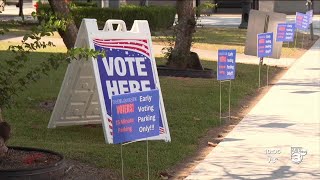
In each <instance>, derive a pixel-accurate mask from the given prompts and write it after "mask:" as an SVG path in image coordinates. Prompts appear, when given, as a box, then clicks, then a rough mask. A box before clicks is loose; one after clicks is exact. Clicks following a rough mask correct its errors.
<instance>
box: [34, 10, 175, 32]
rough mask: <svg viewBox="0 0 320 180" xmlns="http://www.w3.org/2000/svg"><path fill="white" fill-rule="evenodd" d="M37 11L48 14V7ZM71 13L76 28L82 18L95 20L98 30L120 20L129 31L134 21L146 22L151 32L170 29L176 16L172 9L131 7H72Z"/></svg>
mask: <svg viewBox="0 0 320 180" xmlns="http://www.w3.org/2000/svg"><path fill="white" fill-rule="evenodd" d="M38 10H44V11H45V12H48V11H49V10H50V7H49V5H47V4H42V5H41V6H39V9H38ZM71 12H72V15H73V17H74V21H75V23H76V25H77V27H78V28H79V26H80V24H81V21H82V19H83V18H92V19H97V23H98V26H99V28H100V29H102V28H103V26H104V24H105V22H106V21H107V20H108V19H122V20H124V21H125V22H126V25H127V28H128V29H131V27H132V24H133V22H134V20H148V22H149V26H150V29H151V31H156V30H160V29H168V28H169V27H171V26H172V25H173V22H174V18H175V14H176V10H175V8H174V7H167V6H149V7H141V6H132V5H130V6H123V7H121V8H119V9H111V8H98V7H83V6H81V7H80V6H77V7H72V8H71ZM40 19H41V18H40Z"/></svg>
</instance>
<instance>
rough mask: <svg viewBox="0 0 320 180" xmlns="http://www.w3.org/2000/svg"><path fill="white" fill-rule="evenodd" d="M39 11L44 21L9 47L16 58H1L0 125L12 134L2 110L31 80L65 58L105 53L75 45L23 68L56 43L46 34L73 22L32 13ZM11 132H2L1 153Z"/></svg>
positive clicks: (66, 60) (54, 66) (54, 16)
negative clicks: (47, 37)
mask: <svg viewBox="0 0 320 180" xmlns="http://www.w3.org/2000/svg"><path fill="white" fill-rule="evenodd" d="M39 14H41V16H42V17H44V18H43V20H42V21H41V23H40V24H39V25H38V26H36V27H34V28H32V30H31V32H30V33H27V34H26V35H25V36H24V37H23V40H22V41H21V44H19V45H11V46H9V48H8V50H10V51H11V52H12V53H13V54H14V58H13V59H5V60H2V61H1V62H0V123H2V124H1V126H4V127H0V128H6V127H9V131H6V132H8V133H9V134H10V126H9V124H8V123H6V122H3V117H2V115H3V114H2V113H1V110H3V109H4V108H9V107H10V106H11V105H12V104H13V103H14V97H15V96H17V95H18V93H19V92H21V91H23V90H24V89H26V88H27V86H28V85H29V84H31V83H32V82H36V81H37V80H39V79H40V78H41V77H42V76H43V75H48V72H49V71H51V70H56V69H57V68H59V66H60V64H62V63H64V62H70V61H72V60H77V59H83V58H84V59H88V58H89V57H94V58H96V57H97V56H99V55H101V56H105V53H104V52H100V51H95V50H93V49H87V48H72V49H69V50H68V51H67V53H55V54H51V55H50V56H49V57H48V58H47V59H46V60H43V61H42V62H40V63H39V64H37V65H36V66H34V67H32V68H29V69H26V68H24V67H25V66H26V64H27V63H28V62H30V61H32V59H31V58H30V53H32V52H35V51H37V50H39V49H45V48H47V47H55V45H54V44H53V42H51V41H49V42H47V41H43V38H44V37H46V36H51V35H53V33H54V32H55V31H58V30H62V31H64V30H65V29H66V27H67V24H68V22H70V21H69V19H68V17H67V18H62V17H61V16H59V15H56V14H53V13H52V12H49V13H47V12H43V11H40V12H37V13H35V12H33V13H32V15H33V16H34V17H35V16H37V15H39ZM5 31H7V29H2V30H1V31H0V33H2V34H3V33H5ZM7 129H8V128H7ZM1 131H2V129H1ZM9 134H1V135H0V155H1V154H2V155H3V154H5V153H6V152H7V150H8V149H7V147H6V146H5V142H6V141H7V140H8V138H9Z"/></svg>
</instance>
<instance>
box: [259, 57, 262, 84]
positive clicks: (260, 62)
mask: <svg viewBox="0 0 320 180" xmlns="http://www.w3.org/2000/svg"><path fill="white" fill-rule="evenodd" d="M262 63H263V57H261V58H260V61H259V88H260V87H261V64H262Z"/></svg>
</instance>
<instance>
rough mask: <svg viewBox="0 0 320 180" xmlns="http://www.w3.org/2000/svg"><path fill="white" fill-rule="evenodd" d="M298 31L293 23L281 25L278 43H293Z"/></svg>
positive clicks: (278, 28) (279, 25)
mask: <svg viewBox="0 0 320 180" xmlns="http://www.w3.org/2000/svg"><path fill="white" fill-rule="evenodd" d="M295 31H296V25H295V24H293V23H280V24H278V27H277V38H276V41H277V42H292V41H293V40H294V34H295Z"/></svg>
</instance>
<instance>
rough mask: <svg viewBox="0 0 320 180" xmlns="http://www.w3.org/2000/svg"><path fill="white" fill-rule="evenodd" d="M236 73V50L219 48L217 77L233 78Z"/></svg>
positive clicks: (220, 79) (222, 78)
mask: <svg viewBox="0 0 320 180" xmlns="http://www.w3.org/2000/svg"><path fill="white" fill-rule="evenodd" d="M235 74H236V50H218V66H217V79H218V80H219V81H222V80H231V79H234V78H235Z"/></svg>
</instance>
